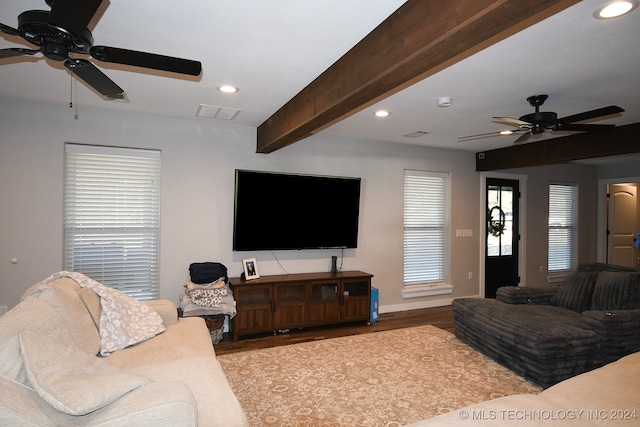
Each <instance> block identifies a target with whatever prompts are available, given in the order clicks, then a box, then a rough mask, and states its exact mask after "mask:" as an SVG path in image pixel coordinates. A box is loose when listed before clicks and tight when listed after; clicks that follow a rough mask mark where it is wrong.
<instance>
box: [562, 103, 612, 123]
mask: <svg viewBox="0 0 640 427" xmlns="http://www.w3.org/2000/svg"><path fill="white" fill-rule="evenodd" d="M623 111H624V109H622V108H620V107H618V106H617V105H610V106H608V107H603V108H598V109H596V110H591V111H585V112H583V113H578V114H574V115H572V116H567V117H563V118H561V119H558V122H559V123H573V122H581V121H583V120H589V119H595V118H597V117H603V116H609V115H611V114H617V113H622V112H623Z"/></svg>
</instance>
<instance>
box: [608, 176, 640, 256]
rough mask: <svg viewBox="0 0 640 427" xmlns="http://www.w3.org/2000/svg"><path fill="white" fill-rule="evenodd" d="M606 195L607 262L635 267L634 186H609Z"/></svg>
mask: <svg viewBox="0 0 640 427" xmlns="http://www.w3.org/2000/svg"><path fill="white" fill-rule="evenodd" d="M608 194H609V203H608V212H607V219H608V224H607V230H608V239H607V240H608V244H607V262H608V263H610V264H617V265H625V266H628V267H635V266H636V260H635V248H634V238H635V235H636V232H637V224H636V209H637V205H638V202H637V187H636V185H635V184H611V185H609V190H608Z"/></svg>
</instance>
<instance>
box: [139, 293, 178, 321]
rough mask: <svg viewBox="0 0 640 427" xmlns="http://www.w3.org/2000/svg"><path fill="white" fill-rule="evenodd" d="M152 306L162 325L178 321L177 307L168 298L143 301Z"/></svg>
mask: <svg viewBox="0 0 640 427" xmlns="http://www.w3.org/2000/svg"><path fill="white" fill-rule="evenodd" d="M145 304H146V305H148V306H149V307H151V308H153V309H154V310H155V311H156V313H158V314H159V315H160V317H162V323H163V324H164V326H170V325H174V324H176V323H178V308H177V307H176V305H175V303H174V302H173V301H170V300H168V299H155V300H151V301H147V302H146V303H145Z"/></svg>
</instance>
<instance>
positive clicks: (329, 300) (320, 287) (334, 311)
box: [308, 282, 340, 325]
mask: <svg viewBox="0 0 640 427" xmlns="http://www.w3.org/2000/svg"><path fill="white" fill-rule="evenodd" d="M339 287H340V285H339V283H338V282H326V283H312V284H310V285H309V288H310V294H311V297H310V299H309V319H308V320H309V323H308V324H309V325H326V324H331V323H334V322H338V321H340V299H339V295H338V289H339Z"/></svg>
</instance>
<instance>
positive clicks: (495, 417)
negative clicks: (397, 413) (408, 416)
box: [410, 353, 640, 427]
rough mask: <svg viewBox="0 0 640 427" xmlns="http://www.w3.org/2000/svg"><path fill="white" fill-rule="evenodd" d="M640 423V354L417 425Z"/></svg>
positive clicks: (585, 424) (416, 426)
mask: <svg viewBox="0 0 640 427" xmlns="http://www.w3.org/2000/svg"><path fill="white" fill-rule="evenodd" d="M464 425H469V426H478V425H480V426H482V425H486V426H511V427H513V426H543V427H544V426H558V427H560V426H561V427H568V426H617V427H619V426H637V425H640V353H633V354H631V355H629V356H625V357H623V358H622V359H619V360H618V361H616V362H612V363H610V364H608V365H605V366H603V367H601V368H598V369H595V370H593V371H590V372H586V373H584V374H581V375H578V376H575V377H573V378H569V379H567V380H564V381H562V382H560V383H558V384H556V385H554V386H552V387H549V388H548V389H546V390H544V391H542V392H541V393H539V394H537V395H531V394H518V395H513V396H506V397H501V398H498V399H494V400H490V401H487V402H482V403H478V404H475V405H471V406H468V407H466V408H462V409H459V410H456V411H453V412H449V413H447V414H443V415H439V416H437V417H434V418H430V419H427V420H422V421H419V422H416V423H413V424H410V426H411V427H445V426H464Z"/></svg>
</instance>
